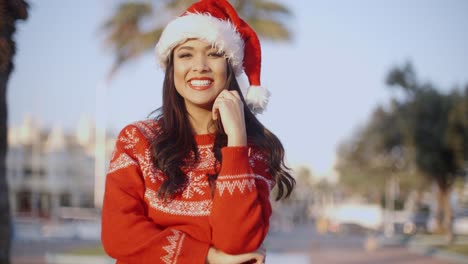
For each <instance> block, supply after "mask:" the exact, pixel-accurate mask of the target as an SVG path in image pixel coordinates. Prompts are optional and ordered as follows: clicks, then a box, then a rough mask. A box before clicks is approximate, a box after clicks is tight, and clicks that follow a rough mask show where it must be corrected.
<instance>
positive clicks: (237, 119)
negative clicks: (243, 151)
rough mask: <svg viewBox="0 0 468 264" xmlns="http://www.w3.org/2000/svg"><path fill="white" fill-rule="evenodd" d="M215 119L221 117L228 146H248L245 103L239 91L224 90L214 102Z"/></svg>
mask: <svg viewBox="0 0 468 264" xmlns="http://www.w3.org/2000/svg"><path fill="white" fill-rule="evenodd" d="M212 113H213V120H216V119H218V118H221V122H222V123H223V127H224V132H226V135H227V136H228V146H246V145H247V133H246V130H245V118H244V104H243V103H242V101H241V99H240V95H239V93H238V92H237V91H228V90H223V91H222V92H221V93H220V94H219V95H218V97H217V98H216V100H215V101H214V104H213V110H212Z"/></svg>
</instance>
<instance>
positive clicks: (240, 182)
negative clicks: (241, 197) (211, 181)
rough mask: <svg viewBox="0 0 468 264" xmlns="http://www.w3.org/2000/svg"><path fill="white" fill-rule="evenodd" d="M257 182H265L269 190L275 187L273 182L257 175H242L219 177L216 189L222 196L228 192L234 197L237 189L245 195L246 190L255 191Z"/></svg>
mask: <svg viewBox="0 0 468 264" xmlns="http://www.w3.org/2000/svg"><path fill="white" fill-rule="evenodd" d="M256 180H261V181H263V182H264V183H265V184H266V185H267V186H268V190H269V191H271V189H272V188H273V186H274V183H273V182H272V181H269V180H267V179H266V178H265V177H263V176H261V175H257V174H241V175H223V176H219V177H218V179H217V180H216V189H217V190H218V191H219V195H220V196H222V195H223V193H224V190H226V189H227V190H228V192H229V194H231V195H233V194H234V191H235V190H236V189H239V191H240V192H241V193H244V190H245V189H246V187H247V189H248V190H249V191H251V192H252V191H253V189H254V188H255V187H256V183H255V181H256Z"/></svg>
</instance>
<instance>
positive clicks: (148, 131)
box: [132, 119, 159, 141]
mask: <svg viewBox="0 0 468 264" xmlns="http://www.w3.org/2000/svg"><path fill="white" fill-rule="evenodd" d="M132 125H134V126H136V127H137V128H138V129H139V130H140V132H141V133H142V134H143V135H144V136H145V137H146V138H147V139H148V140H149V141H151V139H153V138H154V137H155V136H156V133H155V132H159V126H156V121H154V120H151V119H149V120H144V121H138V122H135V123H133V124H132Z"/></svg>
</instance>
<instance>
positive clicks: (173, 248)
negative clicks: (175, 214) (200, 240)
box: [161, 229, 185, 264]
mask: <svg viewBox="0 0 468 264" xmlns="http://www.w3.org/2000/svg"><path fill="white" fill-rule="evenodd" d="M170 231H171V232H172V235H168V236H167V237H166V239H167V241H169V245H166V246H163V247H162V248H163V249H164V251H166V252H167V255H165V256H162V257H161V260H162V261H164V263H166V264H175V263H177V258H178V257H179V255H180V249H181V248H182V243H183V242H184V238H185V234H184V233H182V232H181V231H179V230H176V229H171V230H170Z"/></svg>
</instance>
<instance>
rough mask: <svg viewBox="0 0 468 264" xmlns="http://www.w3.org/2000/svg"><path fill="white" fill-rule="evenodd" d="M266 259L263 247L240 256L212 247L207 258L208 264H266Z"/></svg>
mask: <svg viewBox="0 0 468 264" xmlns="http://www.w3.org/2000/svg"><path fill="white" fill-rule="evenodd" d="M265 257H266V251H265V248H263V247H260V248H259V249H257V250H256V251H254V252H251V253H245V254H239V255H230V254H226V253H224V252H222V251H220V250H217V249H216V248H214V247H210V249H209V250H208V256H207V257H206V264H242V263H255V264H264V263H265Z"/></svg>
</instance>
